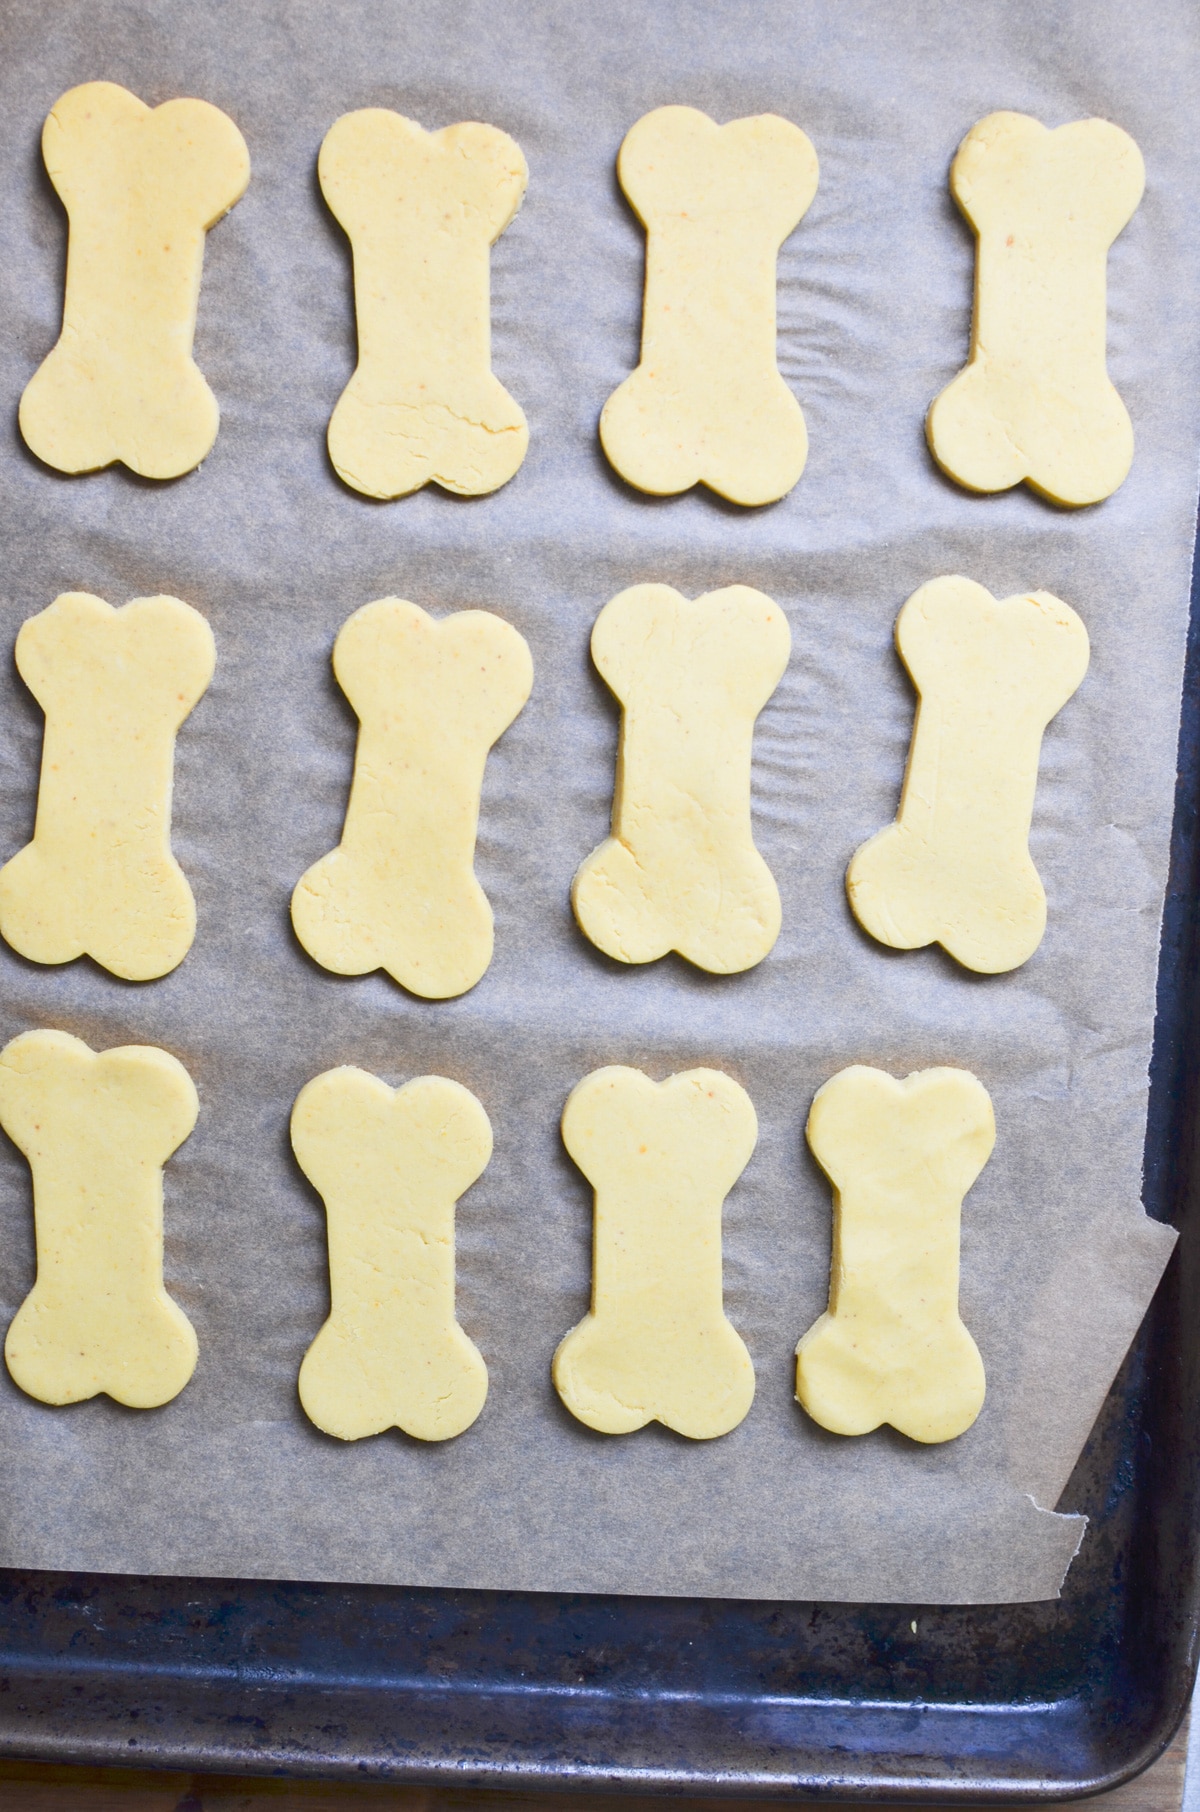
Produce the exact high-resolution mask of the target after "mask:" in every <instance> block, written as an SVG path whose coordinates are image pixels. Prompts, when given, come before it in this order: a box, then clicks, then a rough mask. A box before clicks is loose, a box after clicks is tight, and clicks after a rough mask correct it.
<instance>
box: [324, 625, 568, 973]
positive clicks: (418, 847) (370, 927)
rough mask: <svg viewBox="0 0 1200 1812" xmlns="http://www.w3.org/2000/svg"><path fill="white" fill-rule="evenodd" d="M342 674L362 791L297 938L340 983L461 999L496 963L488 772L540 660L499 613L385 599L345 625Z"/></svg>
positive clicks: (353, 796)
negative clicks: (485, 830)
mask: <svg viewBox="0 0 1200 1812" xmlns="http://www.w3.org/2000/svg"><path fill="white" fill-rule="evenodd" d="M333 669H334V672H335V674H336V675H337V680H338V684H339V685H340V686H341V688H342V691H343V692H344V693H345V694H346V697H347V698H348V699H349V700H350V703H351V704H352V705H353V707H354V709H355V711H356V712H357V713H358V718H359V724H360V728H359V733H358V751H357V754H356V756H355V761H354V783H353V786H352V787H351V790H350V803H349V806H348V807H347V810H346V822H345V825H344V827H343V830H342V841H341V843H340V844H339V846H338V848H337V849H335V850H333V851H332V852H331V853H330V854H329V855H327V856H323V857H322V859H321V860H320V861H319V862H316V863H314V865H313V866H312V867H311V868H310V869H309V870H308V872H307V873H306V874H304V875H302V876H301V878H300V880H299V882H298V883H297V886H296V890H295V892H294V893H293V895H292V923H293V925H294V926H295V928H296V936H297V937H298V938H299V939H300V942H301V943H302V944H303V945H304V948H305V949H306V950H307V951H308V953H309V955H310V956H312V957H313V958H314V959H315V960H316V961H317V962H318V963H320V964H321V966H322V968H325V969H330V970H332V971H333V973H334V974H335V975H366V974H368V973H369V972H370V971H371V970H372V969H386V970H387V971H388V973H389V974H390V975H391V976H393V977H394V978H395V980H396V981H398V982H400V983H401V984H402V985H403V986H404V987H406V988H408V989H410V990H411V992H412V993H414V994H421V995H424V996H425V998H426V999H428V1000H445V999H448V998H449V997H450V996H451V995H454V994H463V993H465V992H466V990H467V989H468V988H473V987H474V986H475V983H476V982H477V981H478V980H479V978H480V976H481V975H482V974H483V973H484V971H485V969H486V968H487V966H488V964H489V962H490V961H491V959H492V909H491V907H490V906H489V905H488V902H487V897H486V895H485V894H484V891H483V889H482V887H480V885H479V882H478V881H477V880H476V878H475V870H474V866H473V864H474V856H475V832H476V827H477V825H478V822H479V794H480V789H481V787H482V785H483V769H484V763H485V761H486V760H487V754H488V750H489V749H490V748H491V746H492V744H493V743H494V742H495V740H496V738H497V737H498V736H499V735H500V734H501V732H502V731H504V730H506V729H507V728H508V726H509V724H510V723H511V722H512V721H513V719H514V718H515V717H516V715H517V713H518V712H519V711H520V709H521V707H522V706H523V705H524V703H525V700H526V699H527V698H528V697H529V690H530V687H531V686H532V684H533V662H532V660H531V658H530V654H529V649H528V647H527V645H526V643H525V641H524V638H523V637H522V636H521V635H519V634H518V632H517V631H516V630H515V629H514V628H512V626H511V624H508V623H505V622H503V621H501V619H500V618H499V617H494V616H491V615H490V614H489V613H488V612H487V611H484V610H463V611H459V612H457V613H456V614H455V615H453V616H449V617H445V618H443V619H442V620H441V621H440V622H435V621H434V619H433V618H432V617H429V616H427V615H426V614H425V612H424V611H423V610H420V609H418V607H417V606H416V605H415V604H407V603H405V602H403V600H402V599H399V598H381V599H379V600H377V601H376V602H375V603H374V604H364V605H363V607H362V609H361V610H357V611H355V613H354V615H353V616H352V617H350V618H349V620H348V621H347V622H346V623H344V624H343V625H342V629H341V633H340V634H339V636H338V638H337V642H336V643H335V645H334V650H333Z"/></svg>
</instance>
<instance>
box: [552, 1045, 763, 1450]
mask: <svg viewBox="0 0 1200 1812" xmlns="http://www.w3.org/2000/svg"><path fill="white" fill-rule="evenodd" d="M562 1134H563V1142H564V1143H565V1145H566V1148H567V1150H568V1151H569V1152H570V1154H571V1156H572V1158H573V1159H574V1160H575V1162H576V1164H578V1166H579V1168H580V1170H582V1172H583V1174H584V1176H585V1177H587V1179H588V1181H589V1182H590V1183H591V1184H592V1185H593V1187H594V1188H595V1191H596V1203H595V1223H594V1233H593V1242H592V1307H591V1312H590V1313H589V1314H588V1315H587V1316H585V1318H584V1319H583V1320H582V1321H581V1322H580V1323H579V1325H578V1327H576V1328H573V1329H572V1330H571V1332H570V1333H569V1334H568V1335H567V1336H566V1338H565V1339H564V1340H563V1341H562V1342H561V1343H560V1345H559V1348H558V1351H557V1352H556V1353H555V1355H554V1384H555V1388H556V1389H557V1391H558V1394H559V1396H560V1397H561V1398H562V1400H563V1402H564V1403H565V1404H566V1406H567V1408H568V1409H569V1410H570V1412H571V1414H572V1415H573V1416H577V1417H578V1419H579V1420H580V1421H581V1422H586V1423H587V1425H588V1427H589V1428H596V1429H599V1431H600V1432H601V1433H602V1434H629V1433H631V1432H632V1431H633V1430H634V1429H635V1428H642V1427H644V1426H645V1424H646V1423H647V1422H651V1421H654V1422H663V1423H665V1424H666V1426H667V1427H668V1428H673V1429H675V1430H676V1431H677V1433H679V1434H682V1435H687V1436H689V1438H690V1439H692V1440H695V1441H708V1440H712V1439H713V1438H714V1437H715V1436H716V1435H723V1434H728V1433H729V1430H730V1429H731V1428H736V1427H737V1425H738V1423H739V1422H740V1421H741V1420H742V1418H743V1417H744V1416H745V1414H746V1412H747V1410H748V1409H749V1408H750V1404H751V1402H752V1401H753V1398H754V1367H753V1365H752V1364H751V1361H750V1355H749V1353H748V1352H747V1351H746V1348H745V1345H744V1343H743V1341H742V1339H741V1336H740V1335H739V1334H738V1333H737V1331H736V1330H735V1328H734V1327H733V1325H732V1323H731V1322H730V1321H728V1320H727V1318H726V1315H725V1309H724V1304H723V1287H722V1267H721V1208H722V1204H723V1203H724V1200H725V1197H726V1195H727V1194H728V1192H729V1190H730V1189H732V1187H733V1185H734V1183H735V1182H736V1181H737V1179H738V1177H739V1176H740V1175H741V1173H742V1171H743V1170H744V1169H745V1167H746V1165H747V1163H748V1162H749V1160H750V1154H751V1152H752V1151H753V1150H754V1146H755V1142H756V1140H757V1138H758V1122H757V1120H756V1118H755V1114H754V1108H753V1106H752V1105H751V1102H750V1097H749V1096H748V1095H747V1094H746V1092H745V1090H744V1089H742V1088H739V1086H738V1084H737V1083H736V1082H734V1081H733V1080H732V1078H731V1077H729V1076H725V1075H722V1073H721V1072H720V1071H719V1070H687V1071H685V1072H684V1073H683V1074H681V1075H678V1076H671V1077H670V1078H669V1079H668V1080H667V1081H666V1082H662V1083H658V1084H655V1083H653V1082H652V1081H651V1080H650V1078H649V1077H648V1076H644V1075H643V1074H642V1072H641V1071H640V1070H632V1069H625V1068H623V1067H622V1066H620V1065H612V1066H610V1067H609V1068H607V1069H602V1070H594V1071H593V1072H592V1074H591V1075H590V1076H585V1077H584V1079H583V1081H582V1082H580V1083H579V1084H578V1085H577V1086H576V1088H575V1089H574V1090H573V1091H572V1093H571V1096H570V1098H569V1100H568V1101H567V1105H566V1108H565V1110H564V1112H563V1119H562Z"/></svg>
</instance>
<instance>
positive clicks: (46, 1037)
mask: <svg viewBox="0 0 1200 1812" xmlns="http://www.w3.org/2000/svg"><path fill="white" fill-rule="evenodd" d="M198 1111H199V1103H198V1101H197V1099H196V1090H195V1087H194V1085H193V1083H192V1079H191V1077H190V1076H189V1075H188V1073H187V1071H186V1070H185V1069H184V1067H183V1065H182V1064H181V1063H179V1062H177V1060H176V1059H175V1058H174V1057H172V1056H170V1055H169V1054H168V1053H167V1052H166V1051H160V1050H158V1049H157V1048H156V1047H155V1046H153V1045H124V1046H121V1047H120V1048H119V1049H116V1050H111V1051H101V1052H99V1053H97V1052H95V1051H91V1050H89V1049H88V1046H87V1045H86V1044H84V1043H83V1041H82V1040H81V1039H79V1038H72V1037H70V1036H69V1034H68V1033H66V1032H24V1033H22V1034H21V1036H20V1037H19V1038H14V1039H13V1040H12V1042H11V1043H10V1044H8V1045H6V1046H5V1048H4V1050H3V1051H2V1052H0V1126H3V1128H4V1130H5V1132H6V1133H7V1134H8V1136H9V1138H10V1139H11V1140H12V1142H13V1144H14V1145H16V1146H17V1147H18V1148H19V1149H20V1150H21V1151H22V1152H23V1153H24V1154H25V1156H26V1158H27V1159H28V1160H29V1168H30V1170H31V1171H32V1173H33V1216H34V1226H35V1231H36V1235H37V1282H36V1283H35V1284H34V1286H33V1289H32V1290H31V1291H30V1292H29V1295H28V1296H27V1297H26V1298H25V1300H24V1302H23V1303H22V1304H21V1307H20V1308H19V1309H18V1310H17V1313H16V1315H15V1316H14V1318H13V1321H12V1324H11V1326H10V1327H9V1330H8V1338H7V1339H6V1341H5V1343H4V1357H5V1359H6V1360H7V1362H8V1369H9V1371H10V1372H11V1374H12V1376H13V1378H14V1380H15V1381H16V1383H17V1384H19V1385H20V1387H21V1389H22V1390H23V1391H25V1392H27V1393H28V1395H29V1396H31V1397H37V1398H38V1399H39V1400H40V1401H41V1402H43V1403H78V1402H80V1401H81V1400H82V1399H83V1398H85V1397H95V1396H97V1395H98V1394H99V1393H100V1392H101V1391H104V1392H106V1393H107V1394H108V1396H110V1397H114V1398H115V1399H116V1401H117V1402H118V1403H125V1404H127V1405H128V1406H129V1407H130V1408H131V1409H155V1408H157V1407H158V1405H159V1404H161V1403H169V1402H170V1400H171V1398H172V1397H177V1396H178V1395H179V1393H180V1391H181V1390H182V1389H183V1387H184V1385H185V1384H186V1383H187V1381H188V1379H189V1378H190V1377H191V1375H192V1372H193V1371H194V1370H195V1366H196V1353H197V1346H196V1334H195V1330H194V1329H193V1327H192V1324H191V1322H190V1321H189V1320H188V1318H187V1316H186V1315H185V1314H184V1312H183V1310H182V1309H181V1308H180V1307H179V1305H178V1303H176V1302H174V1301H173V1300H172V1299H171V1297H170V1296H168V1295H167V1292H166V1290H165V1288H164V1287H163V1180H162V1167H163V1165H164V1164H165V1163H166V1161H167V1159H168V1158H169V1157H170V1156H171V1153H172V1152H173V1151H175V1150H177V1149H178V1147H179V1146H180V1145H182V1144H183V1141H184V1140H185V1139H186V1138H187V1136H188V1134H189V1133H190V1132H191V1130H192V1128H193V1126H194V1125H195V1124H196V1115H197V1112H198Z"/></svg>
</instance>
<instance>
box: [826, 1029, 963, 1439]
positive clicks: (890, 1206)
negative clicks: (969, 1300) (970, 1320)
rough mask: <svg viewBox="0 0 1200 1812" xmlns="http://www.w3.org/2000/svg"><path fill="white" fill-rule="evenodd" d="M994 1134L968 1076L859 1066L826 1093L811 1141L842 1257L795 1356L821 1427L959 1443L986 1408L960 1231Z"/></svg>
mask: <svg viewBox="0 0 1200 1812" xmlns="http://www.w3.org/2000/svg"><path fill="white" fill-rule="evenodd" d="M995 1138H996V1126H995V1120H994V1118H993V1115H992V1104H991V1101H990V1099H989V1097H988V1092H987V1090H986V1089H985V1088H984V1086H983V1084H982V1083H981V1082H979V1081H977V1080H976V1078H975V1077H974V1076H972V1075H970V1074H969V1073H968V1072H967V1071H966V1070H951V1069H936V1070H919V1071H918V1072H917V1073H916V1074H915V1075H912V1076H907V1077H906V1078H905V1079H904V1081H903V1082H897V1081H896V1080H895V1079H894V1078H893V1077H891V1076H888V1075H886V1074H885V1073H884V1071H882V1070H873V1069H867V1068H866V1067H865V1066H864V1065H862V1064H855V1065H854V1066H853V1067H852V1068H851V1069H848V1070H842V1071H841V1072H840V1073H839V1074H838V1075H836V1076H834V1077H833V1078H832V1079H831V1080H830V1081H829V1082H827V1083H826V1084H825V1086H824V1088H821V1089H818V1091H817V1095H816V1098H815V1100H814V1101H813V1104H812V1112H811V1113H810V1114H809V1116H808V1142H809V1145H810V1146H811V1147H812V1152H813V1156H814V1157H815V1158H816V1160H817V1162H818V1164H820V1166H821V1168H822V1170H824V1172H825V1174H826V1175H827V1176H828V1178H829V1180H830V1182H831V1183H832V1184H833V1191H834V1195H833V1201H834V1227H833V1262H832V1265H831V1268H830V1282H829V1307H828V1309H827V1310H826V1312H825V1314H824V1315H822V1316H821V1317H820V1319H819V1320H818V1321H815V1322H814V1323H813V1325H812V1327H811V1328H810V1329H809V1330H808V1333H807V1334H805V1336H804V1338H803V1339H802V1340H801V1342H800V1344H799V1346H798V1347H797V1348H796V1397H797V1400H798V1401H799V1402H800V1403H801V1404H802V1405H803V1407H804V1408H805V1409H806V1410H807V1411H808V1413H809V1415H810V1416H812V1418H813V1420H814V1421H816V1422H819V1423H820V1424H821V1426H822V1427H823V1428H828V1429H831V1430H832V1431H833V1433H834V1434H844V1435H860V1434H868V1433H869V1432H870V1431H871V1429H873V1428H878V1427H879V1425H880V1423H882V1422H890V1423H891V1425H892V1427H893V1428H898V1429H899V1430H900V1432H901V1433H902V1434H906V1435H909V1436H911V1438H912V1439H913V1440H914V1441H951V1440H953V1439H954V1437H955V1435H960V1434H962V1433H963V1431H964V1429H967V1428H969V1427H970V1426H971V1424H972V1422H973V1421H974V1420H975V1418H976V1416H977V1415H978V1414H979V1411H980V1409H981V1408H982V1407H983V1396H984V1374H983V1361H982V1360H981V1359H980V1357H979V1349H978V1348H977V1347H976V1345H975V1342H974V1341H973V1340H972V1338H971V1336H970V1334H969V1333H968V1332H967V1330H966V1328H965V1327H964V1326H963V1324H962V1322H961V1321H960V1319H959V1314H958V1269H959V1262H958V1261H959V1228H960V1222H961V1218H962V1199H963V1197H964V1195H965V1194H966V1193H967V1190H968V1189H969V1188H970V1187H971V1185H972V1183H973V1182H974V1181H975V1179H976V1177H977V1176H978V1175H979V1173H980V1171H981V1170H982V1169H983V1167H984V1165H985V1164H986V1163H987V1161H988V1158H989V1157H990V1156H991V1152H992V1146H993V1144H994V1143H995Z"/></svg>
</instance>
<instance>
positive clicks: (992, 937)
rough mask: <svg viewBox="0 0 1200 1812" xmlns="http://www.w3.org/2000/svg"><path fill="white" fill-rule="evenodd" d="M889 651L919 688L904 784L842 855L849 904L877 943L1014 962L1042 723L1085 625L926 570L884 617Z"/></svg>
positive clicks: (997, 966)
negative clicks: (892, 637) (927, 575)
mask: <svg viewBox="0 0 1200 1812" xmlns="http://www.w3.org/2000/svg"><path fill="white" fill-rule="evenodd" d="M896 647H897V648H898V649H899V651H900V657H901V659H902V660H903V662H904V665H905V666H906V667H907V668H908V671H909V673H910V674H911V676H912V681H913V684H914V686H915V687H916V688H917V692H918V694H919V703H918V706H917V716H916V722H915V723H914V725H913V735H912V746H911V748H910V750H909V756H908V768H907V771H906V773H905V776H904V791H903V793H902V795H901V799H900V811H899V814H898V815H897V818H896V822H895V823H894V824H889V825H888V827H887V829H886V830H882V831H880V832H878V834H877V835H876V836H874V837H872V838H871V839H870V841H869V842H867V843H864V844H863V845H862V847H861V848H860V849H858V850H857V851H856V852H855V854H854V856H853V858H852V860H851V862H850V867H849V869H848V870H847V874H846V891H847V893H848V895H849V898H850V904H851V906H852V907H853V909H854V913H855V917H856V918H857V919H858V921H859V923H860V924H861V925H862V926H863V928H864V930H866V931H869V932H870V933H871V936H872V937H875V938H878V939H879V941H880V943H881V944H890V945H892V946H893V947H894V948H896V949H900V950H913V949H916V948H918V947H919V946H920V945H923V944H932V943H935V942H936V943H939V944H941V945H942V946H943V948H944V949H946V950H948V951H949V952H950V954H951V956H953V957H956V958H957V960H958V961H959V962H960V963H962V964H963V965H964V966H965V967H966V968H968V969H976V970H979V971H980V972H981V973H983V974H986V975H997V974H1000V973H1001V972H1002V971H1004V970H1008V969H1016V968H1018V967H1019V965H1020V964H1021V963H1023V962H1025V961H1026V960H1027V959H1028V958H1029V957H1030V956H1032V955H1033V952H1034V951H1035V950H1036V949H1037V947H1038V945H1039V944H1040V943H1041V941H1042V933H1043V932H1044V931H1045V929H1046V894H1045V890H1044V888H1043V887H1042V883H1041V878H1040V876H1039V875H1038V872H1037V869H1036V868H1035V867H1034V865H1033V862H1032V859H1031V858H1030V854H1029V826H1030V822H1031V819H1032V817H1033V800H1034V793H1035V791H1036V788H1037V777H1038V760H1039V756H1040V753H1041V746H1042V732H1043V730H1044V729H1045V727H1046V725H1047V724H1048V723H1049V721H1050V719H1051V718H1052V717H1053V716H1054V714H1055V712H1056V711H1058V710H1059V709H1060V708H1061V707H1062V706H1063V705H1065V704H1066V702H1067V700H1068V699H1069V698H1070V697H1071V695H1072V693H1073V692H1074V691H1075V689H1076V687H1077V686H1078V685H1079V684H1080V682H1081V681H1082V679H1083V676H1084V674H1085V673H1086V672H1087V666H1088V655H1089V649H1088V637H1087V630H1086V629H1085V628H1084V626H1083V624H1082V623H1081V622H1080V620H1079V618H1078V617H1077V616H1076V615H1075V612H1074V611H1073V610H1072V609H1071V608H1070V606H1069V605H1066V604H1064V603H1062V602H1061V600H1060V599H1058V598H1055V597H1052V596H1051V595H1050V593H1049V592H1046V591H1035V592H1031V593H1029V594H1026V595H1023V596H1017V597H1014V598H1003V599H1000V600H997V599H996V598H993V596H992V594H991V592H989V591H986V590H985V589H984V587H983V586H982V585H976V584H975V583H974V582H973V580H971V579H962V578H948V579H933V580H931V581H930V583H929V584H928V585H922V587H921V589H920V590H919V591H916V592H914V593H913V595H912V597H911V598H910V599H909V600H908V602H907V604H905V606H904V608H903V609H902V610H901V612H900V614H899V616H898V617H897V618H896Z"/></svg>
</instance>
